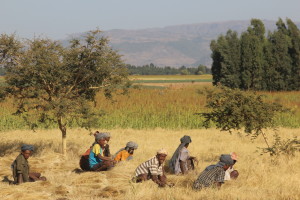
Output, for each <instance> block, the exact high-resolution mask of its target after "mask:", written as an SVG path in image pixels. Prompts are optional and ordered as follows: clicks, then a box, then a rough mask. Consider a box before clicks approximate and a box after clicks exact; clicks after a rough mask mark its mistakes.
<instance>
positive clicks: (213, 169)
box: [193, 154, 233, 190]
mask: <svg viewBox="0 0 300 200" xmlns="http://www.w3.org/2000/svg"><path fill="white" fill-rule="evenodd" d="M232 165H233V160H232V158H231V156H230V155H229V154H222V155H221V157H220V161H219V162H218V163H217V164H216V165H210V166H208V167H206V168H205V170H204V171H203V172H201V173H200V175H199V177H198V178H197V180H196V181H195V182H194V184H193V189H195V190H201V189H202V188H204V187H218V188H220V187H221V185H222V184H223V183H224V177H225V171H226V170H227V169H228V168H229V167H231V166H232Z"/></svg>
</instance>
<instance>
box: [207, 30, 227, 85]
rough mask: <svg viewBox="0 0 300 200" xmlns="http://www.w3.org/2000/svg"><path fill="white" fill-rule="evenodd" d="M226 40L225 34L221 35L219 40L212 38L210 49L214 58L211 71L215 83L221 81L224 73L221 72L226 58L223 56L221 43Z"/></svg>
mask: <svg viewBox="0 0 300 200" xmlns="http://www.w3.org/2000/svg"><path fill="white" fill-rule="evenodd" d="M223 40H224V36H222V35H221V36H220V37H219V38H218V40H217V41H216V40H212V41H211V43H210V49H211V51H212V53H211V58H212V60H213V62H212V66H211V73H212V78H213V85H218V83H219V82H220V81H221V79H222V77H223V74H222V73H221V70H222V62H223V60H224V58H223V56H222V52H221V49H220V43H222V42H223Z"/></svg>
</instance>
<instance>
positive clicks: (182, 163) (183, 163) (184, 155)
mask: <svg viewBox="0 0 300 200" xmlns="http://www.w3.org/2000/svg"><path fill="white" fill-rule="evenodd" d="M189 158H190V156H189V152H188V150H187V149H185V148H184V149H182V150H181V151H180V155H179V167H180V170H181V173H182V174H186V173H187V172H188V169H187V160H188V159H189Z"/></svg>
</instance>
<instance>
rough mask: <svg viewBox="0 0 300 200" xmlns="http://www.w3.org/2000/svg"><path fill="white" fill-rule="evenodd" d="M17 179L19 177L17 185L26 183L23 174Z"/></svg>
mask: <svg viewBox="0 0 300 200" xmlns="http://www.w3.org/2000/svg"><path fill="white" fill-rule="evenodd" d="M17 177H18V181H17V184H21V183H23V182H24V181H23V174H18V175H17Z"/></svg>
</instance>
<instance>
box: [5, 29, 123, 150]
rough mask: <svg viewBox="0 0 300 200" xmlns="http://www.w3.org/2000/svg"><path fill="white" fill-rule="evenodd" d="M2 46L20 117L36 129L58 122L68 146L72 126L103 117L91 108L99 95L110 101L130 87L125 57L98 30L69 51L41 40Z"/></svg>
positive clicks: (7, 42) (12, 39)
mask: <svg viewBox="0 0 300 200" xmlns="http://www.w3.org/2000/svg"><path fill="white" fill-rule="evenodd" d="M0 44H1V46H0V58H1V59H0V61H1V64H2V65H3V66H4V67H5V69H6V76H5V80H6V84H7V85H6V86H5V88H4V90H5V91H6V94H7V96H11V97H13V98H14V99H15V103H16V106H17V111H16V113H17V114H20V115H22V116H23V117H24V119H26V120H27V121H28V123H29V124H30V125H31V127H32V128H34V127H36V125H37V123H36V122H37V121H39V122H45V123H46V121H47V120H51V121H55V122H56V123H57V124H58V127H59V129H60V130H61V132H62V137H63V140H64V141H65V138H66V133H67V132H66V130H67V127H68V125H69V124H70V123H71V121H74V120H75V121H76V120H77V122H80V123H79V125H80V126H83V127H88V126H89V125H90V121H91V120H92V119H93V117H95V116H99V115H98V114H97V111H95V110H93V107H92V105H93V102H94V103H96V102H95V96H96V94H97V93H98V92H99V91H101V92H104V94H105V95H106V96H107V97H109V98H110V97H111V95H112V93H113V92H114V91H115V90H116V88H117V87H120V86H123V87H124V88H125V86H126V84H125V83H126V81H127V71H126V69H125V68H124V64H123V62H122V60H121V57H120V55H118V54H117V52H116V51H114V50H112V49H111V48H110V47H109V45H108V39H107V38H104V37H102V36H101V33H100V31H99V30H95V31H90V32H88V33H87V35H85V36H84V39H82V40H79V39H73V40H71V41H70V46H69V47H63V46H62V45H61V44H60V43H58V42H56V41H52V40H49V39H42V38H35V39H33V40H26V41H20V40H18V39H17V38H16V37H15V35H10V36H8V35H1V37H0ZM63 151H64V152H65V151H66V144H65V142H64V144H63Z"/></svg>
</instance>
